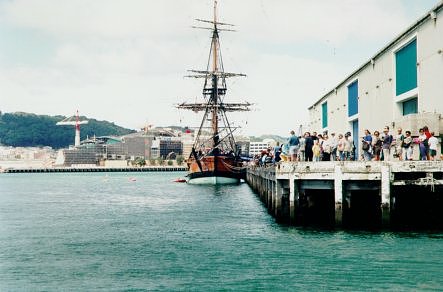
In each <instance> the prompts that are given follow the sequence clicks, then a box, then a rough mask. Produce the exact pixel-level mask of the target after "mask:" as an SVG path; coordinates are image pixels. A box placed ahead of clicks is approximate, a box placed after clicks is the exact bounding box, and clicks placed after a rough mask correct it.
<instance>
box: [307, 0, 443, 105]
mask: <svg viewBox="0 0 443 292" xmlns="http://www.w3.org/2000/svg"><path fill="white" fill-rule="evenodd" d="M442 8H443V0H441V1H440V3H438V4H437V5H435V6H434V7H433V8H432V9H431V10H429V11H428V12H427V13H426V14H425V15H423V16H422V17H421V18H419V19H418V20H417V21H416V22H415V23H414V24H412V25H411V26H409V27H408V28H407V29H406V30H405V31H403V32H402V33H401V34H399V35H398V36H397V37H395V38H394V39H393V40H392V41H391V42H390V43H388V44H387V45H386V46H385V47H383V48H382V49H381V50H380V51H378V52H377V53H376V54H375V55H374V56H373V57H372V58H370V59H369V60H368V61H366V62H365V63H364V64H363V65H362V66H360V67H359V68H358V69H356V70H355V71H353V72H352V73H351V74H350V75H348V76H347V77H346V78H345V79H344V80H343V81H342V82H340V83H339V84H338V85H337V86H336V87H335V88H333V89H331V90H330V91H328V92H327V93H326V94H324V95H323V96H322V97H321V98H319V99H318V100H317V101H316V102H315V103H313V104H312V105H311V106H310V107H309V108H308V109H311V108H313V107H314V106H315V105H317V104H319V103H320V102H322V101H323V100H324V99H325V98H326V97H327V96H328V95H330V94H331V93H333V92H334V90H336V89H337V88H338V87H340V86H342V85H343V84H346V83H347V82H348V81H349V80H350V79H352V78H353V76H355V75H356V74H358V73H360V72H361V71H362V70H363V69H364V68H365V67H366V66H368V65H370V64H371V62H373V61H375V60H376V59H377V58H378V57H380V56H381V55H382V54H384V53H385V52H386V51H388V50H390V49H391V48H392V47H395V45H396V44H397V43H398V42H399V41H401V40H402V39H404V38H405V37H407V36H408V35H409V34H410V33H411V32H413V31H414V30H416V29H417V28H418V27H420V26H421V25H422V24H423V23H424V22H426V21H427V20H430V19H431V13H432V12H435V13H437V12H439V11H440V10H441V9H442Z"/></svg>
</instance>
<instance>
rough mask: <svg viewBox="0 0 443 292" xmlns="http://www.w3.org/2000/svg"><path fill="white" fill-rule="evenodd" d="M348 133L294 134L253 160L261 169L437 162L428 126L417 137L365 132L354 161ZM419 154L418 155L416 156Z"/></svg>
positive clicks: (385, 131) (434, 141)
mask: <svg viewBox="0 0 443 292" xmlns="http://www.w3.org/2000/svg"><path fill="white" fill-rule="evenodd" d="M354 140H355V139H353V138H352V137H351V133H350V132H347V133H345V134H344V135H343V134H338V135H336V134H335V133H331V134H330V135H329V134H328V133H327V132H324V133H322V134H317V132H313V133H312V134H311V133H310V132H306V133H304V135H301V136H297V135H296V134H295V132H294V131H291V132H290V137H289V139H288V141H287V143H285V144H280V145H277V146H275V147H273V148H272V147H269V148H268V149H266V150H263V151H262V152H261V154H260V155H258V156H257V157H256V162H257V163H258V164H260V165H266V164H271V163H276V162H279V161H352V160H364V161H372V160H374V161H380V160H384V161H389V160H393V159H396V160H414V157H415V158H416V159H417V157H418V159H419V160H436V159H437V158H438V156H437V147H438V144H439V141H438V138H437V137H435V135H434V132H430V131H429V129H428V127H427V126H424V127H423V128H421V129H420V130H419V135H418V136H415V137H413V136H412V135H411V131H405V132H404V134H403V130H402V129H401V128H398V129H397V130H396V134H391V132H390V129H389V126H385V127H384V129H383V131H382V133H380V132H379V131H377V130H376V131H374V132H373V134H371V132H370V131H369V130H368V129H366V130H364V135H363V136H362V137H361V143H360V145H361V146H360V147H361V149H360V151H358V152H359V153H360V155H359V157H356V153H357V151H356V146H357V145H355V143H354ZM416 151H418V153H417V154H418V155H417V154H416V153H415V152H416Z"/></svg>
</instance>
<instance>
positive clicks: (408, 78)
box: [395, 39, 417, 95]
mask: <svg viewBox="0 0 443 292" xmlns="http://www.w3.org/2000/svg"><path fill="white" fill-rule="evenodd" d="M395 78H396V94H397V95H400V94H402V93H405V92H408V91H409V90H411V89H414V88H416V87H417V40H415V39H414V40H413V41H412V42H410V43H409V44H407V45H406V46H405V47H403V48H402V49H400V50H399V51H398V52H397V53H395Z"/></svg>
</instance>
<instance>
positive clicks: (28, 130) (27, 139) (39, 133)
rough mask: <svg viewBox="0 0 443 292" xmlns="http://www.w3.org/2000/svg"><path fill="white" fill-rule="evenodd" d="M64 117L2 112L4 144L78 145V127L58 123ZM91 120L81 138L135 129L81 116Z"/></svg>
mask: <svg viewBox="0 0 443 292" xmlns="http://www.w3.org/2000/svg"><path fill="white" fill-rule="evenodd" d="M64 118H66V117H64V116H47V115H36V114H30V113H22V112H16V113H3V114H2V113H1V112H0V144H2V145H6V146H15V147H20V146H21V147H30V146H51V147H52V148H55V149H58V148H64V147H67V146H69V145H73V144H74V126H56V125H55V124H56V123H57V122H59V121H61V120H63V119H64ZM81 118H82V119H87V120H89V123H88V124H86V125H81V131H80V138H81V139H82V140H83V139H85V138H86V136H89V137H92V136H94V135H96V136H107V135H115V136H121V135H126V134H129V133H133V132H135V131H134V130H130V129H126V128H123V127H120V126H117V125H115V124H114V123H111V122H108V121H98V120H96V119H91V118H86V117H81Z"/></svg>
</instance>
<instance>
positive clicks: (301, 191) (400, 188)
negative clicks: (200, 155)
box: [246, 161, 443, 230]
mask: <svg viewBox="0 0 443 292" xmlns="http://www.w3.org/2000/svg"><path fill="white" fill-rule="evenodd" d="M246 181H247V183H248V184H249V185H250V187H251V188H252V189H253V190H254V191H255V192H256V193H257V194H258V196H259V197H260V199H261V201H262V202H263V203H264V205H265V206H266V207H267V208H268V211H269V213H270V214H271V215H272V216H274V217H275V219H276V220H277V222H280V223H285V224H289V225H293V226H312V225H314V226H315V225H319V226H325V227H331V228H348V227H349V228H357V229H359V228H365V229H366V228H370V229H388V228H389V229H390V228H400V229H403V228H405V229H408V228H413V229H414V228H419V229H439V230H443V161H399V162H380V161H373V162H354V161H353V162H283V163H279V164H277V165H275V166H268V167H254V166H253V167H250V168H249V169H248V172H247V175H246Z"/></svg>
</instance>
